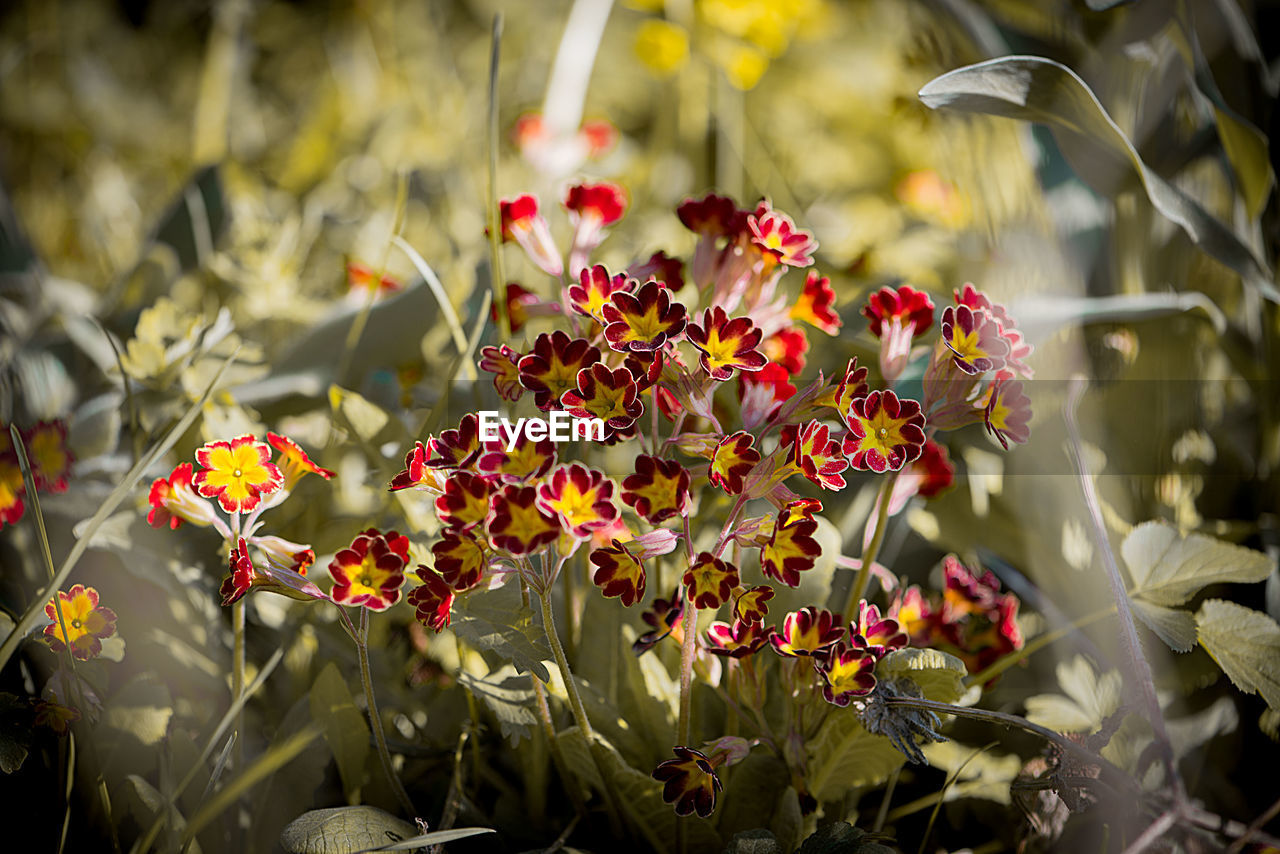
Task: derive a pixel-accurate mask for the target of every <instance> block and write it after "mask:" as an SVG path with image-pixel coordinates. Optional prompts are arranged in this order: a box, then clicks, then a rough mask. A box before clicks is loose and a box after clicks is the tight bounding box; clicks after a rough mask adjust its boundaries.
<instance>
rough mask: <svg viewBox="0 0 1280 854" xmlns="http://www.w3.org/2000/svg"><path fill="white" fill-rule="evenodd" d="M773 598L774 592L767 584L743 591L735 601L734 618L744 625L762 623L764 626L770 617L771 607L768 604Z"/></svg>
mask: <svg viewBox="0 0 1280 854" xmlns="http://www.w3.org/2000/svg"><path fill="white" fill-rule="evenodd" d="M773 596H774V590H773V588H772V587H770V586H768V585H767V584H761V585H759V586H757V587H749V588H747V589H746V590H743V591H742V592H741V593H739V594H738V595H737V597H735V598H734V600H733V615H734V617H735V618H736V619H738V620H741V621H742V622H744V623H760V624H761V625H763V624H764V618H765V617H767V616H769V605H768V604H767V603H768V601H769V600H770V599H772V598H773Z"/></svg>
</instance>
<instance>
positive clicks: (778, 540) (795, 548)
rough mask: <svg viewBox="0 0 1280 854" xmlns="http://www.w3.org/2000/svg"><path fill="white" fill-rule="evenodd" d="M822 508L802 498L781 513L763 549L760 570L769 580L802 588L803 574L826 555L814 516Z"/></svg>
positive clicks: (818, 503) (814, 502) (820, 505)
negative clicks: (820, 543)
mask: <svg viewBox="0 0 1280 854" xmlns="http://www.w3.org/2000/svg"><path fill="white" fill-rule="evenodd" d="M814 505H816V507H815V506H814ZM821 509H822V504H821V503H820V502H817V501H810V500H803V499H802V500H800V501H793V502H791V503H790V504H788V505H787V506H786V507H784V508H782V510H781V511H779V513H778V519H777V521H776V522H774V525H773V532H772V534H771V535H770V537H769V541H768V542H767V543H766V544H765V545H764V547H763V548H762V549H761V550H760V570H761V572H763V573H764V574H765V577H767V578H772V579H774V580H775V581H779V582H781V583H783V584H785V585H787V586H788V587H797V586H799V584H800V573H801V572H804V571H806V570H810V569H813V566H814V564H815V563H816V562H817V560H818V556H819V555H821V554H822V546H820V545H819V544H818V541H817V540H816V539H814V536H813V535H814V534H815V533H816V532H817V530H818V522H817V520H816V519H814V518H813V514H814V513H815V512H816V511H817V510H821Z"/></svg>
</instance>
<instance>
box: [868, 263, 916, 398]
mask: <svg viewBox="0 0 1280 854" xmlns="http://www.w3.org/2000/svg"><path fill="white" fill-rule="evenodd" d="M862 314H863V315H864V316H865V317H866V318H867V320H869V321H870V327H871V334H872V335H874V336H876V337H877V338H879V339H880V372H881V374H883V375H884V379H885V382H893V381H894V380H896V379H897V378H898V377H899V376H901V375H902V371H903V369H904V368H905V367H906V366H907V360H908V358H909V357H910V356H911V342H912V341H913V340H914V339H916V338H918V337H919V336H921V335H923V334H924V333H925V332H926V331H928V329H929V327H931V326H932V325H933V300H931V299H929V295H928V294H926V293H924V292H923V291H918V290H916V289H915V288H912V287H910V286H908V285H902V286H901V287H899V288H881V289H880V290H878V291H876V292H875V293H873V294H872V295H871V297H870V299H868V300H867V304H866V305H865V306H863V308H862Z"/></svg>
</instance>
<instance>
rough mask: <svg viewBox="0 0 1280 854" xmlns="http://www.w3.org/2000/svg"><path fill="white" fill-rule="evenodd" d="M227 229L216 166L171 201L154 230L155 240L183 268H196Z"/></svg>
mask: <svg viewBox="0 0 1280 854" xmlns="http://www.w3.org/2000/svg"><path fill="white" fill-rule="evenodd" d="M226 226H227V204H226V197H225V194H224V193H223V190H222V176H221V175H220V174H219V172H218V167H217V166H206V167H205V168H203V169H201V170H200V171H199V172H197V173H196V174H195V176H194V177H193V178H192V179H191V183H189V184H187V186H185V187H183V188H182V192H181V193H180V194H179V195H178V198H176V199H175V200H174V201H173V204H172V205H171V206H170V208H169V210H168V212H167V213H166V214H165V215H164V217H163V218H161V220H160V224H159V226H158V227H157V228H156V232H155V238H154V239H155V240H156V241H157V242H159V243H167V244H168V245H170V246H172V247H173V249H174V251H175V252H176V253H177V255H178V261H179V262H180V263H181V264H182V267H183V269H190V268H192V267H195V266H196V265H197V263H199V262H200V261H202V260H203V261H207V258H206V257H205V256H206V255H207V254H208V252H209V251H210V250H212V249H213V248H214V246H215V245H216V244H217V242H218V238H219V237H221V235H222V232H223V230H224V229H225V228H226Z"/></svg>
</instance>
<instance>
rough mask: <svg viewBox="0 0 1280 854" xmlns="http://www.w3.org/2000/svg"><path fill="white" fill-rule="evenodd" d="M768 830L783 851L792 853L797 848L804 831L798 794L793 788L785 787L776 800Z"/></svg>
mask: <svg viewBox="0 0 1280 854" xmlns="http://www.w3.org/2000/svg"><path fill="white" fill-rule="evenodd" d="M769 829H770V830H772V831H773V835H774V836H775V837H776V838H777V840H778V841H779V842H780V843H782V847H783V849H784V850H786V851H794V850H796V848H797V847H799V845H800V834H801V833H802V832H803V831H804V814H803V813H802V812H801V811H800V794H799V792H797V791H796V789H795V786H787V790H786V791H785V792H783V793H782V797H781V798H779V799H778V808H777V809H776V810H774V811H773V821H772V822H771V823H770V825H769Z"/></svg>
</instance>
